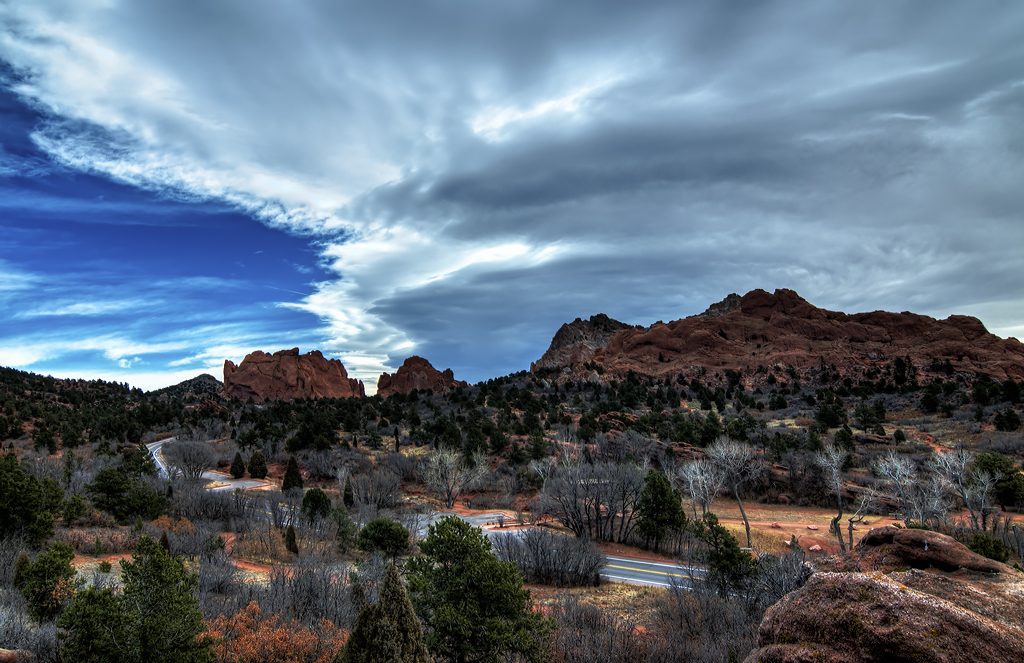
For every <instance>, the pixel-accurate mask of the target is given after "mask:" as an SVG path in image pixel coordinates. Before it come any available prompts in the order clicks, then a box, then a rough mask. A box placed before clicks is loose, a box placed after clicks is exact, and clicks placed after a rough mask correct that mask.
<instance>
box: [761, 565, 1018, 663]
mask: <svg viewBox="0 0 1024 663" xmlns="http://www.w3.org/2000/svg"><path fill="white" fill-rule="evenodd" d="M1022 589H1024V587H1022V583H1021V582H1020V581H1019V579H1016V578H1015V579H1012V580H1009V581H1004V580H1001V581H995V582H989V581H983V580H976V581H967V580H963V579H959V578H953V577H949V576H940V575H935V574H929V573H924V572H921V571H913V572H908V573H902V574H894V575H893V576H885V575H882V574H864V573H817V574H815V575H814V576H812V577H811V579H810V580H809V581H808V582H807V584H806V585H805V586H804V587H802V588H801V589H799V590H797V591H795V592H792V593H790V594H788V595H786V596H785V597H783V599H782V600H781V601H779V602H778V603H776V604H775V605H773V606H772V607H771V608H769V609H768V611H767V612H766V613H765V616H764V620H763V621H762V622H761V627H760V630H759V634H758V645H759V647H758V648H757V649H755V650H754V651H753V652H751V653H750V655H749V656H748V657H747V658H746V663H805V662H808V663H809V662H810V661H834V662H838V663H854V662H871V661H877V662H878V663H882V662H886V663H892V662H910V661H937V662H947V663H952V662H960V661H963V662H965V663H967V662H974V661H1017V660H1021V657H1022V656H1024V628H1022V626H1024V624H1022V622H1021V620H1020V609H1019V607H1017V604H1019V595H1020V592H1021V591H1022Z"/></svg>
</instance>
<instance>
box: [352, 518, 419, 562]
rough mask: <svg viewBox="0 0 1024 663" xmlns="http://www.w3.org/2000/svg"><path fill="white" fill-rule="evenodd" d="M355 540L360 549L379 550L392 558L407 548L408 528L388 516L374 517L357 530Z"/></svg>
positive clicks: (367, 550)
mask: <svg viewBox="0 0 1024 663" xmlns="http://www.w3.org/2000/svg"><path fill="white" fill-rule="evenodd" d="M357 542H358V544H359V548H360V549H361V550H365V551H366V552H373V551H378V550H379V551H380V552H382V553H384V554H385V555H387V556H388V557H391V558H392V559H393V558H395V557H398V556H399V555H401V554H402V553H404V552H406V551H407V550H408V549H409V530H407V529H405V528H404V527H402V525H401V523H397V522H395V521H394V520H392V519H390V518H383V517H382V518H374V519H373V520H371V521H370V522H368V523H366V526H365V527H363V529H362V531H361V532H359V538H358V539H357Z"/></svg>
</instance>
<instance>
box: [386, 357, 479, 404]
mask: <svg viewBox="0 0 1024 663" xmlns="http://www.w3.org/2000/svg"><path fill="white" fill-rule="evenodd" d="M465 385H466V383H465V382H463V381H461V380H456V379H455V374H454V373H452V369H450V368H446V369H445V370H444V371H439V370H437V369H436V368H434V367H433V366H432V365H431V364H430V362H429V361H427V360H426V359H424V358H423V357H415V356H414V357H409V358H408V359H406V360H405V361H404V362H402V365H401V366H400V367H399V368H398V371H396V372H395V374H394V375H392V374H390V373H381V374H380V379H378V380H377V395H379V396H381V397H382V398H387V397H388V396H390V395H392V394H408V393H409V392H411V391H412V390H413V389H418V390H419V391H432V392H434V393H437V394H440V393H444V392H446V391H448V390H450V389H454V388H456V387H461V386H465Z"/></svg>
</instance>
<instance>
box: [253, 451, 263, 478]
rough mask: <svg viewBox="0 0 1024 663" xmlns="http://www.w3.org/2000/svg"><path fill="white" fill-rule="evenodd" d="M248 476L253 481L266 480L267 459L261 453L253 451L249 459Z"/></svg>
mask: <svg viewBox="0 0 1024 663" xmlns="http://www.w3.org/2000/svg"><path fill="white" fill-rule="evenodd" d="M249 476H251V477H252V478H253V479H266V478H267V459H266V458H264V457H263V452H262V451H254V452H253V454H252V456H250V457H249Z"/></svg>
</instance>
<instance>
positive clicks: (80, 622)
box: [58, 536, 213, 663]
mask: <svg viewBox="0 0 1024 663" xmlns="http://www.w3.org/2000/svg"><path fill="white" fill-rule="evenodd" d="M121 568H122V571H123V572H122V581H123V583H124V592H123V593H122V594H116V593H114V592H113V591H112V590H111V589H109V588H108V589H95V588H90V589H86V590H84V591H82V592H79V593H78V595H76V596H75V599H74V600H73V601H72V602H71V604H70V605H69V606H68V608H67V609H66V610H65V611H64V614H62V615H61V618H60V620H59V622H58V625H59V626H60V627H61V628H62V629H64V632H63V636H62V638H61V656H62V658H63V660H66V661H81V662H83V663H100V662H103V663H108V662H113V663H142V661H143V660H145V662H146V663H209V662H212V660H213V655H212V653H211V652H210V643H209V642H208V640H207V639H206V638H203V637H201V636H202V634H203V628H204V627H203V616H202V613H200V612H199V605H198V603H197V601H196V599H195V597H194V594H195V590H196V583H197V580H196V576H195V575H193V574H190V573H188V572H187V571H186V570H185V567H184V566H183V565H182V564H181V562H179V561H178V560H176V559H175V558H174V557H172V556H171V555H170V553H168V552H167V551H166V550H164V549H163V547H161V545H160V544H159V543H157V542H156V541H154V540H153V539H151V538H149V537H148V536H144V537H142V539H141V540H140V541H139V545H138V548H137V549H136V551H135V554H134V555H133V556H132V561H130V562H127V561H122V562H121Z"/></svg>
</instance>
